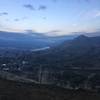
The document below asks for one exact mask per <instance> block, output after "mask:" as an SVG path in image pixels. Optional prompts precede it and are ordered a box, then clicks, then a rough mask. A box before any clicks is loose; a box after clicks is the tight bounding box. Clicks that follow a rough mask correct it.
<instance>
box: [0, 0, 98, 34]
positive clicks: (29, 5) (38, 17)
mask: <svg viewBox="0 0 100 100" xmlns="http://www.w3.org/2000/svg"><path fill="white" fill-rule="evenodd" d="M25 30H32V31H33V32H40V33H44V34H46V35H67V34H72V32H93V31H100V0H0V31H11V32H23V31H25Z"/></svg>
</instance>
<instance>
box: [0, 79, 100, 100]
mask: <svg viewBox="0 0 100 100" xmlns="http://www.w3.org/2000/svg"><path fill="white" fill-rule="evenodd" d="M0 100H100V95H99V93H96V92H93V91H92V92H91V91H85V90H77V91H75V90H65V89H62V88H58V87H53V86H43V85H42V86H40V85H35V84H28V83H27V84H26V83H20V82H13V81H7V80H3V79H0Z"/></svg>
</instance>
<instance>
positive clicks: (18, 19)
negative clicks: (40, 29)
mask: <svg viewBox="0 0 100 100" xmlns="http://www.w3.org/2000/svg"><path fill="white" fill-rule="evenodd" d="M25 19H27V17H22V18H15V19H14V21H16V22H18V21H21V20H25Z"/></svg>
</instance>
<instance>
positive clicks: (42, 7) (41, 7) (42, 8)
mask: <svg viewBox="0 0 100 100" xmlns="http://www.w3.org/2000/svg"><path fill="white" fill-rule="evenodd" d="M38 9H39V10H46V9H47V7H46V6H45V5H40V6H39V8H38Z"/></svg>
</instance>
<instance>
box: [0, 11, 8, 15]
mask: <svg viewBox="0 0 100 100" xmlns="http://www.w3.org/2000/svg"><path fill="white" fill-rule="evenodd" d="M3 15H8V13H7V12H1V13H0V16H3Z"/></svg>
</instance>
